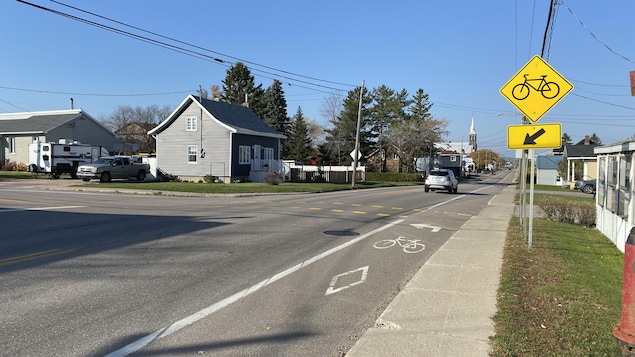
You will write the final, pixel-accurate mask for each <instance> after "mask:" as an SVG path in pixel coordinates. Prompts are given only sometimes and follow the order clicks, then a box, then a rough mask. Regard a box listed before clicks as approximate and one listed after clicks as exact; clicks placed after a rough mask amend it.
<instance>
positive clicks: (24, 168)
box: [15, 162, 29, 171]
mask: <svg viewBox="0 0 635 357" xmlns="http://www.w3.org/2000/svg"><path fill="white" fill-rule="evenodd" d="M28 169H29V165H27V164H25V163H23V162H18V163H17V164H15V171H27V170H28Z"/></svg>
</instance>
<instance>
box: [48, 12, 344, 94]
mask: <svg viewBox="0 0 635 357" xmlns="http://www.w3.org/2000/svg"><path fill="white" fill-rule="evenodd" d="M49 1H51V2H54V3H56V4H59V5H62V6H65V7H68V8H71V9H73V10H76V11H80V12H83V13H86V14H89V15H92V16H95V17H98V18H101V19H104V20H108V21H111V22H114V23H117V24H120V25H123V26H126V27H130V28H133V29H135V30H138V31H142V32H145V33H148V34H151V35H154V36H157V37H160V38H163V39H166V40H170V41H174V42H177V43H180V44H183V45H187V46H190V47H193V48H197V49H200V50H204V51H206V52H210V53H215V54H217V55H220V56H223V57H227V58H231V59H234V60H236V61H240V62H243V63H247V64H251V65H253V66H258V67H262V68H266V69H270V70H273V71H276V72H280V73H285V74H288V75H292V76H296V77H301V78H305V79H310V80H314V81H319V82H324V83H331V84H337V85H342V86H346V87H356V85H353V84H347V83H340V82H335V81H330V80H325V79H320V78H316V77H310V76H305V75H302V74H298V73H293V72H290V71H285V70H282V69H278V68H274V67H270V66H266V65H263V64H259V63H256V62H252V61H248V60H245V59H241V58H238V57H234V56H230V55H228V54H224V53H221V52H217V51H213V50H210V49H207V48H204V47H201V46H197V45H194V44H191V43H188V42H185V41H181V40H178V39H175V38H173V37H169V36H164V35H161V34H159V33H156V32H153V31H148V30H145V29H142V28H140V27H137V26H133V25H130V24H127V23H125V22H121V21H118V20H114V19H112V18H109V17H106V16H103V15H99V14H96V13H93V12H90V11H86V10H83V9H80V8H78V7H75V6H71V5H68V4H65V3H62V2H60V1H57V0H49Z"/></svg>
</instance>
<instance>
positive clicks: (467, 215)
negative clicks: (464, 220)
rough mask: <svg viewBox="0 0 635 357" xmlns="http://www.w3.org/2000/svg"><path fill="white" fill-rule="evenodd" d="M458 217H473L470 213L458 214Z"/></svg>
mask: <svg viewBox="0 0 635 357" xmlns="http://www.w3.org/2000/svg"><path fill="white" fill-rule="evenodd" d="M457 215H459V216H465V217H472V215H471V214H469V213H457Z"/></svg>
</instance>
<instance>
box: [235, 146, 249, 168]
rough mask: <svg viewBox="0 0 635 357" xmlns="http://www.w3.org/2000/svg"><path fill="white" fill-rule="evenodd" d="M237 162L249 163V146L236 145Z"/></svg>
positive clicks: (240, 163) (241, 163)
mask: <svg viewBox="0 0 635 357" xmlns="http://www.w3.org/2000/svg"><path fill="white" fill-rule="evenodd" d="M238 164H239V165H249V164H251V147H249V146H246V145H239V146H238Z"/></svg>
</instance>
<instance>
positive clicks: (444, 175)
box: [423, 169, 459, 193]
mask: <svg viewBox="0 0 635 357" xmlns="http://www.w3.org/2000/svg"><path fill="white" fill-rule="evenodd" d="M423 189H424V191H425V192H428V191H430V190H432V191H436V190H446V191H448V192H450V193H457V192H459V180H458V179H457V178H456V176H455V175H454V172H452V170H448V169H435V170H432V171H430V174H429V175H428V176H427V177H426V181H425V183H424V188H423Z"/></svg>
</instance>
